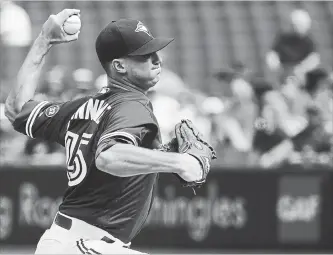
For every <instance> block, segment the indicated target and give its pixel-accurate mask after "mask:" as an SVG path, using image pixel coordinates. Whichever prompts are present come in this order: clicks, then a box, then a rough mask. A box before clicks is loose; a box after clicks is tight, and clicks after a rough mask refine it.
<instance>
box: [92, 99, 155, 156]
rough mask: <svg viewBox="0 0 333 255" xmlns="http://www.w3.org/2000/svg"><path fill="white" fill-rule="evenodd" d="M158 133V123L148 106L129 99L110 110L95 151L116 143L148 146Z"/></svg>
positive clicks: (98, 151) (100, 150)
mask: <svg viewBox="0 0 333 255" xmlns="http://www.w3.org/2000/svg"><path fill="white" fill-rule="evenodd" d="M157 134H158V124H157V121H156V119H155V117H154V115H153V113H152V112H151V111H150V109H149V108H147V107H146V106H145V105H143V104H142V103H140V102H136V101H129V102H126V103H123V104H122V105H120V106H118V107H116V108H114V109H113V111H110V113H109V116H108V118H107V119H106V120H105V124H104V130H103V132H102V134H101V135H100V138H99V140H98V144H97V153H96V156H98V155H99V153H100V152H102V151H104V150H106V149H108V148H110V147H111V146H113V145H114V144H116V143H128V144H132V145H134V146H140V147H146V148H150V147H151V144H152V142H153V141H154V139H155V138H156V135H157Z"/></svg>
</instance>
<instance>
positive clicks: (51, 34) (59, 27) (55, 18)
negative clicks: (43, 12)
mask: <svg viewBox="0 0 333 255" xmlns="http://www.w3.org/2000/svg"><path fill="white" fill-rule="evenodd" d="M73 16H76V17H73ZM68 19H69V23H73V20H74V21H75V25H73V24H66V23H68V22H67V21H68ZM77 19H80V10H77V9H65V10H63V11H61V12H59V13H58V14H56V15H50V17H49V18H48V20H47V21H46V22H45V23H44V24H43V28H42V35H43V36H44V38H46V39H47V40H48V41H49V43H50V44H59V43H64V42H71V41H75V40H77V39H78V38H79V34H80V28H79V26H80V27H81V21H80V25H79V26H78V24H76V23H78V20H77ZM64 25H65V27H66V29H67V28H68V29H69V30H70V31H69V33H73V32H75V30H76V33H74V34H68V33H67V32H65V28H64ZM77 29H78V30H77Z"/></svg>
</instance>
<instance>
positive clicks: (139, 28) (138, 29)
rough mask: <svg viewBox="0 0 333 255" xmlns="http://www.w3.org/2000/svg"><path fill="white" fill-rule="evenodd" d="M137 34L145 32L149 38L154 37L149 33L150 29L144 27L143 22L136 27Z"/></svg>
mask: <svg viewBox="0 0 333 255" xmlns="http://www.w3.org/2000/svg"><path fill="white" fill-rule="evenodd" d="M135 32H144V33H146V34H147V35H149V36H151V37H152V35H151V33H150V32H149V30H148V28H147V27H146V26H145V25H143V24H142V22H141V21H139V23H138V24H137V25H136V29H135Z"/></svg>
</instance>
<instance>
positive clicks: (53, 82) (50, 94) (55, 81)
mask: <svg viewBox="0 0 333 255" xmlns="http://www.w3.org/2000/svg"><path fill="white" fill-rule="evenodd" d="M65 78H66V69H65V67H63V66H60V65H58V66H54V67H52V68H51V70H49V71H48V72H46V74H45V80H44V81H42V85H41V89H40V93H38V94H36V95H35V100H40V101H42V100H47V101H52V102H65V101H67V100H69V95H68V92H69V89H70V88H69V84H68V82H67V81H66V79H65Z"/></svg>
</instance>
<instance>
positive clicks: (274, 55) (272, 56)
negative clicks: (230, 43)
mask: <svg viewBox="0 0 333 255" xmlns="http://www.w3.org/2000/svg"><path fill="white" fill-rule="evenodd" d="M290 21H291V26H292V30H291V31H287V32H286V31H283V32H281V33H279V34H278V35H277V36H276V39H275V42H274V44H273V47H272V50H271V51H270V52H268V53H267V56H266V63H267V65H268V67H269V68H270V69H271V70H273V71H277V72H278V73H279V74H280V82H281V81H283V80H284V79H285V78H286V77H288V76H289V75H296V77H297V78H298V79H299V80H300V81H302V82H304V79H305V75H306V73H307V72H308V71H311V70H313V69H314V68H316V67H317V66H318V65H319V64H320V56H319V54H318V53H317V50H316V46H315V43H314V41H313V40H312V38H311V36H310V29H311V23H312V21H311V18H310V16H309V14H308V13H307V12H306V11H304V10H294V11H293V12H292V13H291V16H290Z"/></svg>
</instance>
